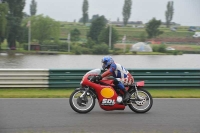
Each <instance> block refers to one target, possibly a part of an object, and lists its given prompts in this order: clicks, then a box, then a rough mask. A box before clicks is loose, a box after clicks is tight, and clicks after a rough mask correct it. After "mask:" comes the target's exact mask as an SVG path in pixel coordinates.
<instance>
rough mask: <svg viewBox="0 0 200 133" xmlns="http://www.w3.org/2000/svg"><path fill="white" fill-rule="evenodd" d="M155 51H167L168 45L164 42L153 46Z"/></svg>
mask: <svg viewBox="0 0 200 133" xmlns="http://www.w3.org/2000/svg"><path fill="white" fill-rule="evenodd" d="M152 49H153V52H161V53H165V52H166V46H165V45H164V44H161V45H158V46H153V48H152Z"/></svg>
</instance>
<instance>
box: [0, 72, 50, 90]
mask: <svg viewBox="0 0 200 133" xmlns="http://www.w3.org/2000/svg"><path fill="white" fill-rule="evenodd" d="M48 84H49V70H46V69H35V70H33V69H0V88H21V87H25V88H29V87H32V88H38V87H41V88H43V87H45V88H48V87H49V85H48Z"/></svg>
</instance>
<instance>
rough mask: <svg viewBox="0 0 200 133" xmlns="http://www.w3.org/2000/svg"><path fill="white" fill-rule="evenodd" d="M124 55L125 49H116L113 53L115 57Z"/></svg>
mask: <svg viewBox="0 0 200 133" xmlns="http://www.w3.org/2000/svg"><path fill="white" fill-rule="evenodd" d="M123 53H124V51H123V49H119V48H114V49H113V51H112V54H114V55H119V54H123Z"/></svg>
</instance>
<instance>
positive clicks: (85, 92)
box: [76, 87, 96, 98]
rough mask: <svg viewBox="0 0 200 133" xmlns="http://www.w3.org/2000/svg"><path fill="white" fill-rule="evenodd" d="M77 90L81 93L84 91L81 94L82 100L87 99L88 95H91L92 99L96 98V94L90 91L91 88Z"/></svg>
mask: <svg viewBox="0 0 200 133" xmlns="http://www.w3.org/2000/svg"><path fill="white" fill-rule="evenodd" d="M76 90H80V91H83V94H81V96H80V98H84V97H86V95H89V94H90V95H91V96H92V97H94V98H96V95H95V93H94V92H93V91H92V90H90V88H89V87H81V88H76Z"/></svg>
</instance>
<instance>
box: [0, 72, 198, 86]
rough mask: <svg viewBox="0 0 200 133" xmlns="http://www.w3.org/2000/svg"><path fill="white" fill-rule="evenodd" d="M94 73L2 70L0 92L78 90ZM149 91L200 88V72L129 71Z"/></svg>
mask: <svg viewBox="0 0 200 133" xmlns="http://www.w3.org/2000/svg"><path fill="white" fill-rule="evenodd" d="M89 70H90V69H50V70H48V69H0V88H29V87H31V88H75V87H79V86H80V81H81V79H82V77H83V75H84V74H85V73H86V72H88V71H89ZM129 72H130V73H131V74H132V75H133V77H134V78H135V81H136V82H137V81H141V80H144V81H145V87H146V88H180V87H181V88H199V89H200V69H129Z"/></svg>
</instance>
